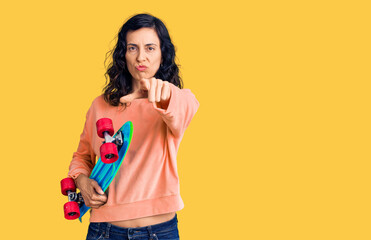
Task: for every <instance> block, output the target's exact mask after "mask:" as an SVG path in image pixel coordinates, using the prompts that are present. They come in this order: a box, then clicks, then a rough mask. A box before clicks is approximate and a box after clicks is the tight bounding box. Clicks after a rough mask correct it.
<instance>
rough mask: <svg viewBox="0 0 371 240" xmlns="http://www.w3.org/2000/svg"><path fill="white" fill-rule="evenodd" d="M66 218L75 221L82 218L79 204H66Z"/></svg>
mask: <svg viewBox="0 0 371 240" xmlns="http://www.w3.org/2000/svg"><path fill="white" fill-rule="evenodd" d="M63 208H64V218H65V219H68V220H74V219H76V218H78V217H80V209H79V205H78V204H77V202H67V203H66V204H64V207H63Z"/></svg>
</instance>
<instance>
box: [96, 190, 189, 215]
mask: <svg viewBox="0 0 371 240" xmlns="http://www.w3.org/2000/svg"><path fill="white" fill-rule="evenodd" d="M183 207H184V203H183V200H182V198H181V197H180V195H179V194H178V195H172V196H166V197H161V198H156V199H150V200H145V201H140V202H134V203H126V204H121V205H114V206H102V207H100V208H99V209H92V211H91V214H90V222H109V221H123V220H130V219H136V218H142V217H148V216H154V215H159V214H165V213H170V212H176V211H179V210H181V209H183Z"/></svg>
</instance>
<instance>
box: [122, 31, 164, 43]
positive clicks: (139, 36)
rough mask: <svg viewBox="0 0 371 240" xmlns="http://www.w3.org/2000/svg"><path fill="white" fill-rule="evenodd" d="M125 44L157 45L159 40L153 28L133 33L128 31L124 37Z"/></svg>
mask: <svg viewBox="0 0 371 240" xmlns="http://www.w3.org/2000/svg"><path fill="white" fill-rule="evenodd" d="M126 42H127V43H128V44H129V43H134V44H147V43H154V44H157V45H159V44H160V39H159V38H158V36H157V33H156V31H155V30H154V29H153V28H140V29H138V30H135V31H129V32H128V33H127V35H126Z"/></svg>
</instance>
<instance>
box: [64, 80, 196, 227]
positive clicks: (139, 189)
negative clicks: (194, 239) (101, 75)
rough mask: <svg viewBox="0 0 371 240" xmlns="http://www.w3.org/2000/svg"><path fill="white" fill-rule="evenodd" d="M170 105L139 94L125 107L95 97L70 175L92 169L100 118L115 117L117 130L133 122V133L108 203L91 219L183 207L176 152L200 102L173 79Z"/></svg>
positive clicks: (112, 218) (123, 217)
mask: <svg viewBox="0 0 371 240" xmlns="http://www.w3.org/2000/svg"><path fill="white" fill-rule="evenodd" d="M170 87H171V96H170V101H169V105H168V108H167V109H166V110H165V109H161V108H157V107H156V106H155V105H154V104H152V103H150V102H148V99H144V98H143V99H135V100H134V101H133V102H131V104H130V105H129V106H128V107H127V108H126V109H124V108H123V107H113V106H111V105H109V104H108V103H107V102H105V101H104V99H103V96H102V95H101V96H99V97H97V98H96V99H95V100H94V101H93V103H92V105H91V107H90V109H89V110H88V112H87V114H86V122H85V126H84V129H83V132H82V134H81V136H80V142H79V146H78V148H77V151H76V152H75V153H74V154H73V158H72V161H71V164H70V167H69V173H68V176H69V177H72V178H73V179H76V178H77V177H78V175H79V174H81V173H83V174H85V175H87V176H90V173H91V171H92V169H93V167H94V165H95V162H96V160H97V159H98V157H99V155H100V153H99V147H100V145H101V144H102V141H103V139H101V138H99V136H98V135H97V133H96V125H95V123H96V121H97V120H98V119H100V118H102V117H108V118H111V119H112V121H113V127H114V130H115V131H116V130H117V129H119V128H120V127H121V126H122V125H123V124H124V123H125V122H127V121H132V123H133V128H134V130H133V138H132V142H131V145H130V147H129V150H128V152H127V154H126V157H125V159H124V161H123V163H122V165H121V167H120V169H119V171H118V173H117V175H116V177H115V178H114V179H113V181H112V183H111V185H110V186H109V188H108V200H107V203H106V204H105V205H103V206H101V207H100V208H98V209H92V211H91V215H90V222H106V221H120V220H129V219H135V218H141V217H146V216H153V215H157V214H163V213H169V212H175V211H178V210H181V209H182V208H183V207H184V204H183V201H182V199H181V197H180V193H179V178H178V173H177V160H176V156H177V152H178V148H179V144H180V141H181V139H182V137H183V134H184V131H185V129H186V128H187V126H188V125H189V123H190V121H191V119H192V117H193V116H194V114H195V113H196V111H197V109H198V107H199V103H198V101H197V99H196V98H195V96H194V95H193V93H192V92H191V91H190V90H189V89H179V88H178V87H176V86H175V85H173V84H170Z"/></svg>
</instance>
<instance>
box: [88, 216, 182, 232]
mask: <svg viewBox="0 0 371 240" xmlns="http://www.w3.org/2000/svg"><path fill="white" fill-rule="evenodd" d="M177 223H178V218H177V214H175V216H174V218H173V219H171V220H169V221H167V222H163V223H159V224H154V225H149V226H145V227H137V228H124V227H119V226H116V225H113V224H111V223H108V222H91V223H90V225H91V226H92V227H93V228H97V229H100V230H101V231H103V232H104V233H105V234H109V232H111V233H118V234H123V235H136V236H138V235H143V234H144V235H147V234H149V235H152V233H153V232H161V231H164V230H166V229H169V228H172V227H175V226H176V225H177Z"/></svg>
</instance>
